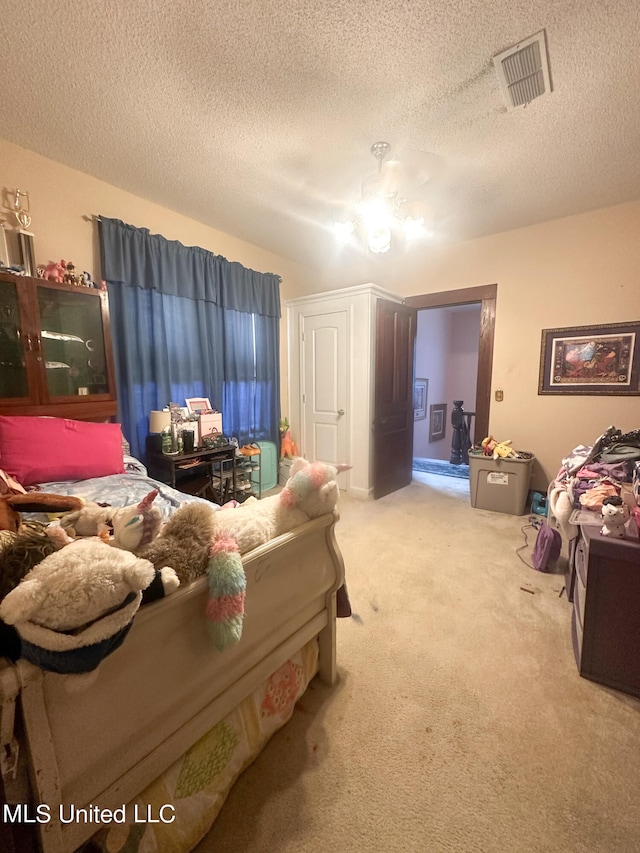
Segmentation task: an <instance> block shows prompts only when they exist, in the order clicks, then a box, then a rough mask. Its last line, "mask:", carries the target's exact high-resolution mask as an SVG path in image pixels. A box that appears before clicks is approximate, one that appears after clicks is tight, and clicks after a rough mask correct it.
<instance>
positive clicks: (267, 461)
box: [251, 441, 278, 493]
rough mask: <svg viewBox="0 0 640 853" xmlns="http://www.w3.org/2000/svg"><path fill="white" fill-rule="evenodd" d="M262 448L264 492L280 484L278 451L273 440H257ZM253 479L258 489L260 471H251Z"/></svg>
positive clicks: (261, 461)
mask: <svg viewBox="0 0 640 853" xmlns="http://www.w3.org/2000/svg"><path fill="white" fill-rule="evenodd" d="M256 444H257V445H258V447H259V448H260V465H261V467H262V472H261V473H262V492H263V493H264V492H268V491H269V489H273V488H274V487H275V486H277V484H278V451H277V448H276V446H275V444H274V443H273V442H272V441H256ZM251 480H252V482H253V485H254V488H255V489H258V487H259V480H260V472H259V471H258V470H257V469H254V470H253V471H252V472H251Z"/></svg>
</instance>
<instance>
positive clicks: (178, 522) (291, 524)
mask: <svg viewBox="0 0 640 853" xmlns="http://www.w3.org/2000/svg"><path fill="white" fill-rule="evenodd" d="M348 467H349V466H346V465H338V466H336V467H334V466H332V465H325V464H323V463H321V462H313V463H310V462H307V460H306V459H302V458H296V459H294V461H293V463H292V465H291V476H290V478H289V480H288V482H287V485H286V486H285V487H284V489H283V490H282V491H281V492H280V493H279V494H277V495H272V496H270V497H266V498H262V499H261V500H257V499H256V498H249V499H248V500H246V501H245V502H244V503H243V504H240V506H238V507H233V508H228V509H225V508H222V509H219V510H217V511H214V510H213V508H211V509H210V508H209V507H208V506H206V505H202V504H196V503H189V504H185V505H184V506H182V507H180V508H179V509H178V510H176V512H175V513H174V514H173V515H172V516H171V518H170V519H169V521H168V522H167V523H166V524H165V525H164V527H163V528H162V530H161V531H160V534H159V535H158V536H157V538H156V539H154V540H153V542H151V544H150V545H148V546H147V547H146V548H143V549H142V550H140V551H139V555H140V556H142V557H145V558H146V559H148V560H151V562H152V563H153V564H154V566H155V568H156V570H158V569H161V568H162V567H163V566H171V567H172V568H173V569H175V571H176V572H177V574H178V577H179V579H180V581H181V583H190V582H191V581H192V580H194V579H195V578H196V577H198V576H199V575H202V574H205V573H206V574H207V578H208V583H209V593H210V600H209V605H208V607H207V618H208V619H209V622H210V631H211V634H212V637H213V640H214V643H215V646H216V648H217V649H218V650H219V651H223V650H224V649H226V648H228V647H229V646H230V645H232V644H233V643H236V642H237V641H238V640H239V639H240V637H241V636H242V623H243V617H244V595H245V588H246V579H245V576H244V569H243V567H242V559H241V558H242V555H243V554H246V553H247V552H248V551H252V550H253V549H254V548H257V547H258V546H259V545H263V544H264V543H265V542H268V541H269V540H270V539H274V538H275V537H276V536H280V535H281V534H283V533H287V532H288V531H290V530H293V529H294V528H295V527H298V526H299V525H301V524H304V523H305V522H306V521H309V520H310V519H312V518H317V517H319V516H321V515H324V514H325V513H330V512H333V511H334V510H335V508H336V505H337V502H338V496H339V488H338V483H337V480H336V476H337V474H338V473H339V472H340V471H343V470H346V469H347V468H348ZM186 555H188V561H187V560H186V559H185V557H186Z"/></svg>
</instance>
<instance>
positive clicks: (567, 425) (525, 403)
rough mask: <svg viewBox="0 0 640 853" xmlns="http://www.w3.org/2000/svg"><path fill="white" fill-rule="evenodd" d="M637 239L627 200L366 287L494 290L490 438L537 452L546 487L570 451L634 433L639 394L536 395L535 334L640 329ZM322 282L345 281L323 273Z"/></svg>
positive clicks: (474, 245)
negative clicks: (610, 434)
mask: <svg viewBox="0 0 640 853" xmlns="http://www.w3.org/2000/svg"><path fill="white" fill-rule="evenodd" d="M638 235H640V202H633V203H630V204H624V205H618V206H616V207H610V208H604V209H601V210H596V211H593V212H591V213H586V214H582V215H580V216H571V217H567V218H565V219H558V220H554V221H552V222H547V223H543V224H542V225H535V226H531V227H528V228H522V229H518V230H514V231H509V232H505V233H503V234H498V235H494V236H491V237H485V238H483V239H479V240H473V241H469V242H466V243H459V244H456V245H448V246H440V247H438V246H432V247H430V248H425V249H424V250H422V251H421V252H420V254H415V253H414V255H413V258H414V260H413V262H412V266H411V269H410V270H409V271H407V269H406V267H403V271H402V274H399V273H395V274H394V276H393V277H390V276H386V275H385V277H381V278H379V279H377V278H376V276H375V275H374V274H372V273H369V274H368V276H367V279H366V280H370V281H374V282H375V283H376V284H379V285H380V286H382V287H385V288H386V289H387V290H389V291H391V292H393V293H396V294H397V295H399V296H403V297H407V296H414V295H418V294H422V293H437V292H440V291H446V290H455V289H458V288H463V287H475V286H478V285H485V284H493V283H497V286H498V296H497V309H496V330H495V349H494V357H493V376H492V390H491V398H492V403H491V415H490V422H489V425H490V431H491V433H492V434H493V435H494V436H495V437H496V438H498V439H500V440H503V439H508V438H510V439H512V441H513V445H514V447H517V448H522V449H525V450H531V451H532V452H534V453H535V455H536V465H535V467H534V481H533V485H534V487H535V488H537V489H543V488H546V485H547V483H548V481H549V480H551V479H552V478H553V477H554V476H555V474H556V473H557V471H558V469H559V467H560V464H561V459H562V457H563V456H566V455H567V453H568V452H569V451H570V450H572V449H573V448H574V447H575V446H576V445H578V444H592V443H593V442H594V441H595V439H596V438H597V437H598V436H599V435H600V434H601V433H602V432H603V431H604V430H605V429H606V428H607V427H608V426H609V425H610V424H614V425H615V426H616V427H618V428H620V429H622V430H625V431H626V430H629V429H635V428H638V427H640V397H637V396H632V397H614V396H562V397H557V396H539V395H538V369H539V361H540V339H541V332H542V329H550V328H562V327H565V326H580V325H588V324H596V323H618V322H623V321H640V239H639V236H638ZM329 281H331V282H332V286H341V284H351V283H352V282H351V281H349V282H344V283H341V282H340V280H339V278H338V277H337V275H335V274H334V273H332V272H331V271H327V275H326V277H325V286H326V283H327V282H329ZM321 286H322V285H321ZM497 389H502V390H503V392H504V401H503V402H502V403H497V402H495V399H494V394H495V391H496V390H497Z"/></svg>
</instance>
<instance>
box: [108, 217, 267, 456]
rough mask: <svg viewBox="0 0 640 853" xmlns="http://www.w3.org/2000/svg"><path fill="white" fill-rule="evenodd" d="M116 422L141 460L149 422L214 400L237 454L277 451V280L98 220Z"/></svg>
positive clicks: (122, 225)
mask: <svg viewBox="0 0 640 853" xmlns="http://www.w3.org/2000/svg"><path fill="white" fill-rule="evenodd" d="M100 245H101V252H102V270H103V276H104V278H105V280H106V282H107V289H108V293H109V307H110V314H111V325H112V329H111V333H112V339H113V347H114V361H115V368H116V382H117V386H118V406H119V410H118V414H119V419H120V423H121V424H122V428H123V432H124V433H125V435H126V437H127V438H128V440H129V443H130V444H131V451H132V453H133V455H134V456H138V457H144V452H145V451H144V448H145V439H146V436H147V433H148V427H149V412H151V411H152V410H153V409H161V408H163V407H164V406H165V405H167V404H168V403H169V402H172V401H173V402H177V403H179V404H181V405H184V400H185V398H187V397H208V398H209V399H210V400H211V404H212V406H214V407H215V408H216V409H218V410H220V411H221V412H222V417H223V430H224V432H225V433H226V434H227V435H234V436H236V437H237V438H238V440H239V441H240V443H241V444H245V443H247V442H249V441H257V440H260V441H262V440H265V441H273V442H275V443H276V445H277V443H278V441H279V433H278V426H279V420H280V366H279V365H280V361H279V350H280V323H279V318H280V290H279V285H280V278H279V276H277V275H274V274H272V273H259V272H256V271H255V270H250V269H247V268H245V267H243V266H242V265H241V264H239V263H235V262H230V261H228V260H227V259H226V258H223V257H221V256H220V255H214V254H212V253H211V252H207V251H206V250H204V249H200V248H198V247H186V246H183V245H182V243H179V242H177V241H171V240H166V239H165V238H164V237H162V236H160V235H158V234H150V233H149V231H148V230H146V229H142V228H134V227H133V226H131V225H126V224H125V223H123V222H121V221H120V220H117V219H108V218H106V217H101V223H100Z"/></svg>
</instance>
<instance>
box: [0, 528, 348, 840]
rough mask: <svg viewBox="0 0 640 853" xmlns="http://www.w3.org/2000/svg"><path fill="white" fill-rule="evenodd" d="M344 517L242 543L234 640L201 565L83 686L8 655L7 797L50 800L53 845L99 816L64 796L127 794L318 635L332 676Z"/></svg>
mask: <svg viewBox="0 0 640 853" xmlns="http://www.w3.org/2000/svg"><path fill="white" fill-rule="evenodd" d="M336 520H337V514H335V515H325V516H322V517H320V518H317V519H314V520H312V521H309V522H307V523H306V524H304V525H302V526H300V527H299V528H297V529H296V530H294V531H292V532H290V533H287V534H284V535H283V536H279V537H278V538H277V539H274V540H272V541H270V542H268V543H267V544H266V545H263V546H261V547H260V548H257V549H255V550H254V551H251V552H250V553H248V554H246V555H245V556H244V557H243V564H244V569H245V573H246V576H247V594H246V603H245V618H244V628H243V633H242V638H241V640H240V642H239V643H237V644H236V645H235V646H232V647H231V648H229V649H228V650H227V651H225V652H221V653H220V652H217V651H216V650H215V648H214V646H213V644H212V641H211V638H210V636H209V634H208V631H207V623H206V619H205V615H204V613H205V606H206V601H207V581H206V578H204V577H201V578H199V579H198V580H197V581H195V582H194V583H193V584H191V585H189V586H187V587H184V588H181V589H179V590H178V591H177V592H175V593H173V594H172V595H170V596H168V597H167V598H165V599H162V600H161V601H158V602H155V603H153V604H149V605H145V606H144V607H142V608H141V609H140V610H139V611H138V614H137V615H136V617H135V620H134V624H133V627H132V629H131V631H130V632H129V634H128V636H127V638H126V639H125V641H124V643H123V645H122V646H121V647H120V648H119V649H117V650H116V651H115V652H114V653H113V654H111V655H110V656H109V657H107V658H106V659H105V660H104V661H103V662H102V663H101V665H100V667H99V668H98V670H97V673H96V675H97V677H96V678H95V680H94V681H93V682H92V683H90V684H88V685H87V686H86V687H85V689H81V690H79V689H78V687H77V686H76V685H78V684H80V683H81V682H79V681H78V680H77V679H78V678H80V679H82V678H84V676H80V677H78V676H73V675H58V674H55V673H50V672H45V671H43V670H41V669H39V668H38V667H36V666H33V665H32V664H30V663H28V662H27V661H23V660H19V661H18V662H17V663H16V664H13V663H11V662H10V661H8V660H6V659H0V702H1V708H0V746H1V748H2V757H1V769H2V776H3V780H4V785H5V791H6V798H7V800H8V802H9V803H29V804H30V805H29V815H30V816H33V809H34V808H35V806H36V805H37V804H39V803H42V804H46V805H47V806H49V810H50V813H51V816H52V819H51V820H50V822H48V823H41V824H39V825H38V826H37V830H38V833H39V843H40V845H41V847H42V850H43V851H44V853H71V851H73V850H75V849H76V848H77V847H78V846H79V845H80V844H82V843H83V842H84V841H86V840H87V839H88V838H89V837H90V836H91V835H93V833H94V832H96V830H97V829H99V828H100V825H96V824H95V823H93V824H86V823H65V824H61V823H60V822H59V820H58V819H57V816H58V815H59V806H60V805H63V806H64V807H65V809H68V806H69V805H70V804H73V805H75V806H76V807H77V808H87V807H88V806H90V805H93V806H96V805H97V806H99V807H100V808H101V809H113V808H116V807H120V806H122V804H123V803H127V802H129V801H130V800H132V799H133V798H134V797H135V796H136V795H138V794H139V793H140V792H141V791H142V790H143V789H144V788H145V787H146V786H147V785H148V784H150V783H151V782H152V781H153V780H154V779H156V778H157V777H158V776H159V775H160V774H161V773H162V772H163V771H164V770H165V769H166V768H167V767H169V766H170V765H171V764H172V763H173V762H174V761H176V760H177V759H178V758H179V757H180V756H181V755H182V754H183V753H184V752H185V751H186V750H187V749H189V747H191V746H192V745H193V744H194V743H195V742H196V741H197V740H198V739H199V738H200V737H202V736H203V735H204V734H205V733H206V732H207V731H209V730H210V729H211V728H212V727H213V726H214V725H215V724H216V723H218V722H219V721H220V720H221V719H222V718H223V717H225V716H226V715H227V714H228V713H229V712H230V711H231V710H232V709H233V708H234V707H235V706H236V705H237V704H238V703H239V702H240V701H241V700H243V699H244V698H245V697H246V696H248V695H249V694H250V693H251V692H252V691H253V690H255V689H256V688H257V687H258V686H260V685H261V684H262V683H263V682H264V681H265V680H266V679H267V678H268V677H269V676H270V675H271V674H272V673H273V672H274V671H275V670H276V669H277V668H278V667H279V666H281V665H282V664H283V663H284V662H285V661H286V660H287V659H288V658H289V657H290V656H291V655H292V654H294V653H295V652H296V651H298V650H299V649H301V648H302V647H303V646H304V645H305V644H306V643H307V642H309V641H310V640H312V639H313V638H314V637H318V639H319V672H318V674H319V677H320V678H321V679H322V680H323V681H324V682H326V683H328V684H333V683H334V682H335V679H336V642H335V641H336V591H337V589H338V588H339V587H340V586H341V584H342V583H343V580H344V566H343V561H342V556H341V554H340V550H339V548H338V545H337V543H336V540H335V532H334V527H335V522H336ZM74 688H75V689H74ZM67 813H68V812H67Z"/></svg>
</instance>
